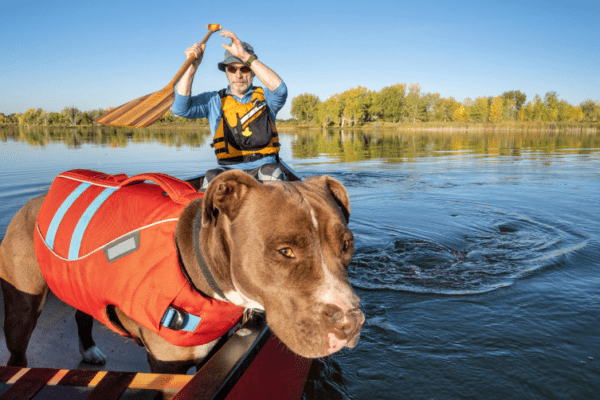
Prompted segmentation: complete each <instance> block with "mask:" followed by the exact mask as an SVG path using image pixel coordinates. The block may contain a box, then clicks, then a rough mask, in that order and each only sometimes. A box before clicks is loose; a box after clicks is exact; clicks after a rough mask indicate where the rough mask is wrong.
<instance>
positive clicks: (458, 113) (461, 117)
mask: <svg viewBox="0 0 600 400" xmlns="http://www.w3.org/2000/svg"><path fill="white" fill-rule="evenodd" d="M466 115H467V111H466V110H465V106H464V105H462V104H461V105H460V107H458V108H457V109H456V110H454V120H455V121H465V120H466Z"/></svg>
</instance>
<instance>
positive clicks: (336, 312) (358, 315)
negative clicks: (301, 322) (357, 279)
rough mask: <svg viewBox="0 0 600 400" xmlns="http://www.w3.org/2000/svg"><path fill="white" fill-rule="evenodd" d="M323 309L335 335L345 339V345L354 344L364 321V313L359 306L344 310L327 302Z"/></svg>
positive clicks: (350, 345) (351, 345)
mask: <svg viewBox="0 0 600 400" xmlns="http://www.w3.org/2000/svg"><path fill="white" fill-rule="evenodd" d="M323 311H324V313H325V315H326V316H327V318H328V319H329V322H330V324H331V329H332V332H333V333H334V334H335V336H336V337H337V338H338V339H340V340H345V341H347V342H348V343H347V344H346V347H350V348H352V347H354V346H356V344H357V343H358V337H359V333H360V329H361V327H362V325H363V323H364V322H365V315H364V314H363V312H362V311H361V310H360V308H358V307H357V308H353V309H351V310H348V311H344V310H342V309H341V308H339V307H338V306H335V305H333V304H327V305H326V306H325V307H324V310H323Z"/></svg>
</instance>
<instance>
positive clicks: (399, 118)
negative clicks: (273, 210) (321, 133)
mask: <svg viewBox="0 0 600 400" xmlns="http://www.w3.org/2000/svg"><path fill="white" fill-rule="evenodd" d="M290 113H291V115H292V117H293V118H294V119H295V120H296V121H297V122H298V123H301V124H309V125H310V124H315V125H320V126H331V125H333V126H341V127H344V126H360V125H363V124H365V123H367V122H374V121H381V122H393V123H403V122H429V121H443V122H451V121H460V122H503V121H544V122H562V121H574V122H598V121H600V102H599V101H598V100H589V99H588V100H585V101H583V102H582V103H581V104H579V105H577V106H573V105H571V104H569V103H568V102H567V101H566V100H561V99H559V97H558V94H557V93H556V92H548V93H546V94H545V96H544V97H543V98H542V97H541V96H540V95H538V94H536V95H535V96H534V98H533V100H531V101H529V102H527V96H526V95H525V94H524V93H522V92H521V91H519V90H511V91H507V92H504V93H502V94H501V95H498V96H495V97H493V96H490V97H485V96H482V97H477V98H476V99H474V100H473V99H471V98H467V99H465V100H464V101H462V102H459V101H457V100H455V99H454V98H453V97H449V98H444V97H441V96H440V94H439V93H422V90H421V87H420V86H419V84H418V83H411V84H409V85H407V84H405V83H398V84H395V85H392V86H386V87H384V88H383V89H381V90H380V91H372V90H368V89H367V88H366V87H362V86H358V87H356V88H351V89H349V90H346V91H345V92H343V93H341V94H335V95H333V96H331V97H329V98H328V99H327V100H325V101H321V100H320V99H319V97H318V96H316V95H314V94H310V93H304V94H301V95H299V96H296V97H294V98H293V99H292V108H291V111H290Z"/></svg>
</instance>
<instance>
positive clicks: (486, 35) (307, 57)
mask: <svg viewBox="0 0 600 400" xmlns="http://www.w3.org/2000/svg"><path fill="white" fill-rule="evenodd" d="M0 9H1V10H2V13H1V15H2V17H1V22H0V112H3V113H5V114H10V113H15V112H24V111H26V110H27V109H29V108H43V109H44V110H46V111H61V110H62V109H63V108H64V107H66V106H76V107H78V108H79V109H80V110H91V109H95V108H108V107H111V106H112V107H115V106H119V105H121V104H123V103H126V102H128V101H130V100H133V99H135V98H137V97H140V96H142V95H145V94H149V93H152V92H155V91H157V90H159V89H162V88H163V87H165V86H166V85H167V84H168V83H169V81H170V80H171V79H172V78H173V76H174V75H175V73H176V72H177V71H178V70H179V68H180V67H181V66H182V65H183V63H184V62H185V56H184V51H185V49H186V48H187V47H188V46H190V45H191V44H193V43H194V42H199V41H200V40H201V39H202V37H203V36H204V35H205V33H206V32H207V30H206V25H207V24H209V23H218V24H221V25H223V28H224V29H229V30H231V31H233V32H234V33H235V34H236V35H237V36H238V37H239V38H240V39H242V40H243V41H247V42H249V43H250V44H252V45H253V46H254V48H255V50H256V53H257V55H258V57H259V58H260V60H261V61H263V62H264V63H265V64H267V65H268V66H269V67H271V68H272V69H273V70H274V71H275V72H277V73H278V74H279V75H280V76H281V77H282V78H283V80H284V81H285V82H286V84H287V86H288V91H289V97H288V102H287V104H286V106H285V107H284V108H283V110H282V111H281V112H280V114H279V115H278V117H281V118H289V117H290V114H289V110H290V106H291V101H292V98H293V97H295V96H297V95H299V94H302V93H313V94H316V95H318V96H319V97H320V98H321V99H322V100H325V99H327V98H328V97H329V96H330V95H332V94H336V93H341V92H343V91H345V90H347V89H349V88H352V87H356V86H358V85H360V86H366V87H367V88H368V89H370V90H380V89H381V88H383V87H385V86H390V85H394V84H396V83H419V84H420V85H421V88H422V92H423V93H426V92H429V93H440V94H441V95H442V96H443V97H454V98H455V99H456V100H458V101H463V100H464V99H465V98H467V97H470V98H473V99H474V98H475V97H478V96H496V95H499V94H502V92H504V91H508V90H520V91H522V92H524V93H525V94H526V95H527V100H528V101H529V100H531V99H533V97H534V96H535V95H536V94H539V95H540V96H542V97H543V96H544V94H545V93H546V92H549V91H556V92H557V93H558V95H559V98H560V99H565V100H567V101H568V102H569V103H571V104H573V105H577V104H579V103H581V102H582V101H584V100H585V99H593V100H597V99H599V98H600V1H598V0H596V1H592V0H544V1H538V0H519V1H513V0H503V1H497V0H496V1H483V0H479V1H471V0H454V1H418V2H417V1H414V0H413V1H399V0H395V1H380V0H373V1H353V0H347V1H328V0H315V1H313V0H307V1H295V2H284V1H260V0H255V1H238V0H229V1H201V0H195V1H177V0H173V1H171V2H167V1H154V0H146V1H125V0H122V1H112V0H103V1H86V0H82V1H77V2H76V1H71V0H67V1H58V2H49V1H30V0H17V1H14V0H10V1H3V0H0ZM228 42H229V40H228V39H225V38H222V37H220V36H218V35H216V34H215V35H213V36H212V37H211V38H210V40H209V41H208V46H207V51H206V55H205V57H204V61H203V63H202V65H201V66H200V69H199V71H198V73H197V75H196V79H195V81H194V87H193V93H200V92H203V91H209V90H218V89H221V88H222V87H225V86H226V78H225V76H224V74H223V73H222V72H220V71H218V70H217V68H216V64H217V63H218V62H219V61H221V60H222V59H223V52H224V50H223V48H222V47H221V44H222V43H228ZM255 83H258V82H255Z"/></svg>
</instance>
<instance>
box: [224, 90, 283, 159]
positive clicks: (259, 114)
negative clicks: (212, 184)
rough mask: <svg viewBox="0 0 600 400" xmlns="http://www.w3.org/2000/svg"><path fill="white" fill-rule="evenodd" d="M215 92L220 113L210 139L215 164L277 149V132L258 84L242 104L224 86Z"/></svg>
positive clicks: (278, 145)
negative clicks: (213, 149)
mask: <svg viewBox="0 0 600 400" xmlns="http://www.w3.org/2000/svg"><path fill="white" fill-rule="evenodd" d="M219 96H220V97H221V108H222V111H223V115H222V117H221V121H220V122H219V126H218V127H217V130H216V132H215V136H214V137H213V143H212V146H213V147H214V148H215V154H216V156H217V161H218V163H219V164H221V165H230V164H239V163H242V162H249V161H254V159H257V158H260V157H261V156H262V157H264V156H265V155H268V154H277V153H278V152H279V147H280V144H279V136H278V134H277V129H276V128H275V124H274V123H273V121H271V117H270V116H269V107H268V106H267V102H266V101H265V94H264V92H263V89H262V88H261V87H256V88H254V92H253V93H252V98H251V99H250V101H249V102H248V103H245V104H242V103H240V102H238V101H237V100H236V99H235V97H233V96H232V95H231V94H227V93H226V89H223V90H221V91H220V92H219ZM257 156H258V157H257Z"/></svg>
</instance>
